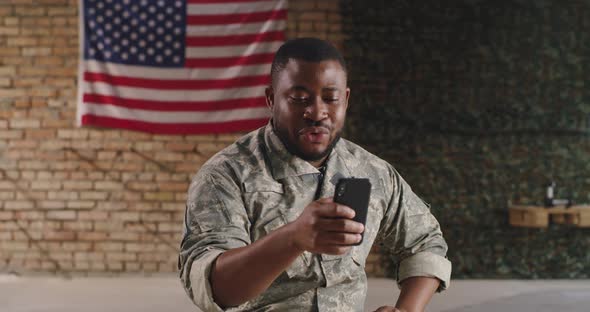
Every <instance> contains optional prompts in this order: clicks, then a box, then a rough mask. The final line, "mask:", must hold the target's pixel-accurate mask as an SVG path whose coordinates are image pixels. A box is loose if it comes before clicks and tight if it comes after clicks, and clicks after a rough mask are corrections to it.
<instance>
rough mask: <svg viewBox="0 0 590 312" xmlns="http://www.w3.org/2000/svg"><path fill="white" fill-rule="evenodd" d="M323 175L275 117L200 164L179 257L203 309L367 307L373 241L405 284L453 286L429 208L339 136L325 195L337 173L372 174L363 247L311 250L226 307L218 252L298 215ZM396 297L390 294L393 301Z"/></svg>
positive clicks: (388, 169) (389, 170) (390, 171)
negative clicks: (295, 150) (218, 291)
mask: <svg viewBox="0 0 590 312" xmlns="http://www.w3.org/2000/svg"><path fill="white" fill-rule="evenodd" d="M318 176H319V170H318V169H316V168H315V167H314V166H312V165H311V164H309V163H308V162H306V161H304V160H302V159H300V158H298V157H296V156H294V155H292V154H290V153H289V152H288V151H287V150H286V148H285V146H284V145H283V144H282V142H281V140H280V139H279V138H278V137H277V135H276V134H275V132H274V131H273V130H272V126H271V125H270V123H269V124H268V125H266V126H264V127H262V128H260V129H258V130H255V131H253V132H251V133H249V134H247V135H245V136H243V137H242V138H240V139H239V140H237V141H236V142H235V143H233V144H232V145H230V146H229V147H227V148H225V149H223V150H222V151H220V152H219V153H217V154H216V155H215V156H213V157H212V158H211V159H209V160H208V161H207V162H206V163H205V164H204V165H203V166H202V167H201V169H200V170H199V171H198V173H197V174H196V175H195V176H194V178H193V180H192V182H191V184H190V187H189V191H188V198H187V208H186V214H185V222H184V223H185V224H184V235H183V239H182V243H181V250H180V255H179V269H180V279H181V281H182V284H183V287H184V289H185V290H186V292H187V294H188V296H189V297H190V299H191V300H192V301H193V302H194V303H195V304H196V305H197V306H198V307H199V308H200V309H202V310H203V311H338V312H345V311H362V310H363V307H364V301H365V297H366V292H367V277H366V274H365V269H364V267H365V262H366V259H367V256H368V255H369V252H370V250H371V246H372V245H373V243H374V242H377V243H379V246H380V249H381V251H382V252H386V253H388V254H389V255H391V256H392V257H393V259H395V260H396V261H395V262H396V264H397V265H396V271H397V282H398V283H399V282H401V281H403V280H404V279H406V278H409V277H413V276H428V277H435V278H438V279H439V280H440V281H441V285H440V287H439V291H441V290H444V289H446V288H447V287H448V286H449V282H450V275H451V263H450V262H449V261H448V260H447V259H446V252H447V244H446V242H445V240H444V238H443V236H442V232H441V229H440V226H439V223H438V222H437V220H436V219H435V218H434V216H433V215H432V214H431V213H430V209H429V206H428V205H427V204H425V203H424V202H423V201H422V200H421V199H420V198H419V197H418V196H417V195H416V194H414V193H413V192H412V189H411V188H410V186H409V185H408V184H407V183H406V182H405V181H404V179H402V177H401V176H400V175H399V173H398V172H397V171H396V170H395V169H394V168H393V167H392V166H391V165H390V164H388V163H387V162H386V161H384V160H382V159H380V158H378V157H377V156H375V155H373V154H371V153H369V152H367V151H366V150H364V149H362V148H361V147H359V146H358V145H356V144H354V143H352V142H350V141H347V140H345V139H340V140H339V142H338V143H337V144H336V145H335V147H334V149H333V150H332V152H331V153H330V155H329V157H328V160H327V162H326V169H325V175H324V176H325V178H324V179H323V185H321V186H320V187H321V197H331V196H333V194H334V187H335V183H336V181H337V180H338V178H341V177H357V178H368V179H370V182H371V184H372V189H371V199H370V202H369V211H368V214H367V222H366V226H365V233H364V239H363V242H362V244H361V245H359V246H354V247H353V248H352V249H351V251H350V252H349V253H347V254H345V255H339V256H337V255H326V254H312V253H309V252H307V251H306V252H304V253H303V254H301V255H300V256H299V257H298V258H297V259H296V260H295V261H294V262H293V263H292V264H291V266H289V267H288V268H287V269H286V270H285V271H284V272H283V273H281V274H280V275H279V276H278V277H277V278H276V280H275V281H274V282H273V283H272V284H271V285H270V287H269V288H268V289H267V290H266V291H264V292H263V293H262V294H260V295H259V296H258V297H256V298H254V299H252V300H250V301H248V302H245V303H243V304H241V305H240V306H237V307H229V308H226V309H225V310H224V309H222V308H221V307H220V306H219V305H218V304H217V303H216V302H215V301H214V299H213V296H212V291H211V285H210V281H209V275H210V271H211V267H212V264H213V262H214V261H215V259H216V258H217V257H218V256H219V255H220V254H221V253H223V252H224V251H226V250H229V249H233V248H238V247H242V246H246V245H248V244H250V243H252V242H254V241H256V240H258V239H260V238H262V237H263V236H265V235H267V234H269V233H270V232H272V231H273V230H275V229H277V228H279V227H281V226H284V225H285V224H287V223H289V222H292V221H294V220H295V219H296V218H297V217H298V216H299V215H300V213H301V212H302V211H303V209H304V208H305V207H306V206H307V205H308V204H309V203H311V202H312V201H313V200H314V195H316V194H315V193H316V188H317V187H318V181H319V180H320V179H318ZM392 296H393V294H392ZM394 302H395V298H392V300H391V302H390V303H389V304H391V305H393V303H394ZM384 304H387V303H384Z"/></svg>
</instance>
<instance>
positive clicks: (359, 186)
mask: <svg viewBox="0 0 590 312" xmlns="http://www.w3.org/2000/svg"><path fill="white" fill-rule="evenodd" d="M370 198H371V181H369V179H361V178H343V179H340V180H338V183H336V189H335V191H334V202H335V203H338V204H342V205H345V206H348V207H350V208H352V209H354V211H355V215H354V218H353V220H354V221H356V222H359V223H362V224H363V225H366V222H367V211H368V209H369V199H370ZM364 234H365V233H364V232H363V233H362V234H361V236H362V238H361V241H360V242H358V243H357V244H355V245H360V244H361V243H362V242H363V239H364Z"/></svg>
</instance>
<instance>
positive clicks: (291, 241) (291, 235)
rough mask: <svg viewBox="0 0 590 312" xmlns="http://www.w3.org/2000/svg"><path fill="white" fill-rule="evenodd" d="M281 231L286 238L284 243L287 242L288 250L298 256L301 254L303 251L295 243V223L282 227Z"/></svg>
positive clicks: (299, 245) (296, 242)
mask: <svg viewBox="0 0 590 312" xmlns="http://www.w3.org/2000/svg"><path fill="white" fill-rule="evenodd" d="M283 230H284V233H285V236H286V239H285V241H286V242H287V246H289V249H290V250H293V251H295V252H297V253H299V254H301V253H303V252H304V251H305V249H304V248H303V247H302V246H301V244H299V242H298V241H297V235H296V234H297V227H296V226H295V223H294V222H291V223H288V224H286V225H285V226H283Z"/></svg>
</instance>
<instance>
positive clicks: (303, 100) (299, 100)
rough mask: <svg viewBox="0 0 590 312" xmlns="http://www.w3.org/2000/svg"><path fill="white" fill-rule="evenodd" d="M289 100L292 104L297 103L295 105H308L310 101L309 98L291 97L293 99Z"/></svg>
mask: <svg viewBox="0 0 590 312" xmlns="http://www.w3.org/2000/svg"><path fill="white" fill-rule="evenodd" d="M289 100H290V101H291V102H292V103H295V104H305V103H307V102H308V101H309V98H307V97H294V96H291V97H289Z"/></svg>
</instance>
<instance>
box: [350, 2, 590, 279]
mask: <svg viewBox="0 0 590 312" xmlns="http://www.w3.org/2000/svg"><path fill="white" fill-rule="evenodd" d="M452 3H453V4H447V2H445V1H411V0H406V1H400V0H393V1H390V0H382V1H354V0H344V1H343V2H342V12H343V18H344V20H343V23H344V26H345V28H344V33H346V34H348V39H347V41H346V42H345V45H344V47H345V53H346V57H347V61H348V67H349V71H350V75H349V76H350V78H349V79H350V86H351V88H352V100H351V107H350V111H349V116H348V128H347V134H348V135H347V136H348V137H349V138H351V139H352V140H353V141H355V142H358V143H360V144H361V145H363V146H366V147H367V148H368V149H369V150H370V151H372V152H374V153H376V154H377V155H379V156H381V157H383V158H385V159H387V160H388V161H390V162H391V163H392V164H394V166H395V167H396V168H397V169H398V170H399V171H400V173H401V174H402V176H404V177H405V179H406V180H407V181H408V182H409V183H410V185H412V186H413V188H414V190H415V191H416V192H417V193H418V194H419V195H421V196H422V197H423V199H424V200H425V201H427V202H429V203H430V204H432V211H433V213H434V214H435V215H436V216H437V218H438V219H439V221H440V223H441V226H442V228H443V232H444V233H445V237H446V238H447V241H448V243H449V249H450V250H449V258H450V260H451V261H452V262H453V270H454V272H453V277H454V278H588V277H590V251H589V250H590V235H589V234H590V230H589V229H580V228H573V227H568V226H556V225H551V226H550V227H549V228H548V229H523V228H513V227H511V226H509V225H508V210H507V209H508V202H509V201H511V202H513V203H515V202H520V203H527V204H534V203H538V204H542V201H543V196H544V185H545V184H546V183H547V182H548V181H550V180H551V179H554V180H555V181H556V182H557V185H558V191H557V196H558V197H565V196H571V197H572V198H573V199H574V200H575V201H576V202H577V203H590V141H589V138H590V136H589V134H590V88H588V86H589V85H590V4H584V3H580V2H578V1H576V2H574V1H558V0H553V1H532V0H531V1H524V0H521V1H516V0H513V1H475V0H471V1H467V0H463V1H453V2H452ZM386 260H387V261H388V263H389V264H391V262H392V260H391V259H386ZM390 271H392V270H390Z"/></svg>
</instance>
